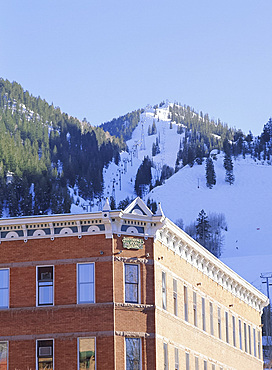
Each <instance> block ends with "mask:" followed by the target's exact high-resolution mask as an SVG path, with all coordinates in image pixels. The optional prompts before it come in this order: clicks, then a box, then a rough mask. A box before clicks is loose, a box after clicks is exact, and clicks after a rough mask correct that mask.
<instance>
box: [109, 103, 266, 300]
mask: <svg viewBox="0 0 272 370" xmlns="http://www.w3.org/2000/svg"><path fill="white" fill-rule="evenodd" d="M169 106H171V105H170V104H169V103H167V104H165V105H164V106H162V107H160V108H157V109H156V110H154V109H153V108H152V107H150V106H148V107H147V108H146V109H145V111H144V112H143V113H142V114H141V117H140V122H139V124H138V126H137V127H136V129H135V130H134V132H133V134H132V139H131V140H129V141H128V142H127V146H128V152H123V153H121V161H120V163H119V165H118V166H117V165H115V164H114V163H111V164H110V165H109V166H108V168H106V169H104V196H105V197H111V196H113V197H114V199H115V201H116V204H117V205H118V203H119V202H120V201H121V200H123V199H125V198H126V197H129V198H133V197H135V191H134V183H135V177H136V173H137V170H138V168H139V166H140V165H141V163H142V161H143V159H144V157H145V156H149V157H150V158H152V160H153V164H154V168H152V181H153V183H155V180H156V179H159V178H160V174H161V169H162V167H163V165H164V164H166V165H168V166H170V167H173V168H174V167H175V162H176V158H177V152H178V150H179V147H180V142H181V141H182V139H183V135H184V134H177V128H178V125H177V124H176V123H175V122H172V123H171V122H170V118H169ZM154 122H155V125H156V130H157V133H156V134H154V135H148V132H149V133H150V127H152V124H153V123H154ZM156 139H157V140H158V141H159V147H160V153H159V154H157V155H155V156H152V145H153V143H155V142H156ZM213 162H214V167H215V172H216V185H215V186H214V187H213V188H212V189H209V188H208V187H207V186H206V177H205V162H203V164H202V165H197V164H195V165H194V166H193V167H192V168H191V167H189V166H188V165H187V166H185V167H183V168H182V169H181V170H179V171H178V172H177V173H175V174H174V175H173V176H172V177H171V178H169V179H168V180H166V181H165V183H164V184H163V185H161V186H157V187H155V188H154V189H153V190H151V192H149V193H146V194H145V195H144V196H143V197H144V200H145V201H147V199H148V198H149V199H153V200H154V201H156V202H161V205H162V209H163V211H164V213H165V215H166V216H167V217H168V218H170V219H171V220H172V221H174V222H175V221H176V220H177V219H180V218H182V219H183V221H184V224H185V225H188V224H190V223H191V222H193V221H195V220H196V218H197V216H198V213H199V212H200V210H201V209H204V210H205V212H206V213H207V214H209V213H211V212H215V213H223V214H224V215H225V217H226V222H227V225H228V231H227V232H225V235H224V236H225V242H224V249H223V253H222V256H221V258H222V260H223V261H224V262H225V263H226V264H227V265H229V266H230V267H231V268H233V269H234V270H235V271H237V272H238V273H239V274H240V275H242V276H243V277H244V278H245V279H247V280H248V281H249V282H251V283H252V284H254V285H255V286H256V287H257V288H259V289H260V290H262V291H264V292H265V293H266V287H265V286H263V285H262V283H261V279H260V274H261V273H263V272H268V271H272V251H271V247H270V240H271V220H272V207H271V205H272V202H271V200H272V199H271V198H272V195H271V193H270V192H269V190H268V189H269V184H270V183H271V182H272V166H271V165H269V164H267V162H263V161H258V160H254V159H252V158H250V157H249V156H247V157H246V158H245V159H244V158H242V156H240V157H238V158H237V159H236V160H234V175H235V182H234V184H233V185H229V184H228V183H226V182H225V169H224V167H223V154H217V155H216V156H215V157H214V160H213Z"/></svg>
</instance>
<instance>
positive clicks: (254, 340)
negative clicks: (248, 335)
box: [253, 328, 257, 357]
mask: <svg viewBox="0 0 272 370" xmlns="http://www.w3.org/2000/svg"><path fill="white" fill-rule="evenodd" d="M253 351H254V357H257V348H256V329H255V328H253Z"/></svg>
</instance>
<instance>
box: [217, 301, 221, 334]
mask: <svg viewBox="0 0 272 370" xmlns="http://www.w3.org/2000/svg"><path fill="white" fill-rule="evenodd" d="M217 334H218V338H219V339H222V319H221V307H217Z"/></svg>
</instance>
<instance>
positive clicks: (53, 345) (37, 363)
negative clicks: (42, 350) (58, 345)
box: [36, 338, 55, 370]
mask: <svg viewBox="0 0 272 370" xmlns="http://www.w3.org/2000/svg"><path fill="white" fill-rule="evenodd" d="M49 340H52V349H53V351H52V358H53V370H54V369H55V342H54V338H46V339H44V338H42V339H36V370H39V358H38V342H43V341H44V342H47V341H49Z"/></svg>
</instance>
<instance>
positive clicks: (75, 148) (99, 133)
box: [0, 79, 126, 216]
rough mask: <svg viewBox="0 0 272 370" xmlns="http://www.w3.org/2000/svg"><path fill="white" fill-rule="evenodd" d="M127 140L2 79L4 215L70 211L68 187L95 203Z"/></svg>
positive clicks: (0, 196) (0, 188)
mask: <svg viewBox="0 0 272 370" xmlns="http://www.w3.org/2000/svg"><path fill="white" fill-rule="evenodd" d="M125 147H126V146H125V144H124V142H123V140H120V139H118V138H115V137H112V136H110V135H109V134H108V133H106V132H105V131H104V130H103V129H102V128H99V127H92V126H91V125H90V124H89V123H88V122H87V121H86V120H83V121H80V120H78V119H77V118H74V117H71V116H68V114H66V113H63V112H61V110H60V108H59V107H54V106H53V104H51V105H49V104H48V103H47V102H46V101H45V100H42V99H41V98H40V97H34V96H32V95H31V94H30V93H29V92H28V91H24V90H23V88H22V87H21V85H20V84H18V83H16V82H12V83H11V82H9V81H8V80H4V79H0V216H2V214H3V210H4V209H5V210H6V211H7V212H8V215H9V216H21V215H33V214H46V213H48V212H52V213H66V212H70V207H71V202H72V199H71V196H70V192H69V187H70V188H77V189H78V194H79V195H81V196H82V197H84V198H85V199H87V200H92V199H93V198H94V197H95V196H99V195H100V194H102V192H103V168H104V166H107V165H108V164H109V163H110V162H111V161H112V160H114V161H115V162H116V163H118V162H119V159H120V154H119V153H120V151H121V150H124V149H125Z"/></svg>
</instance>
